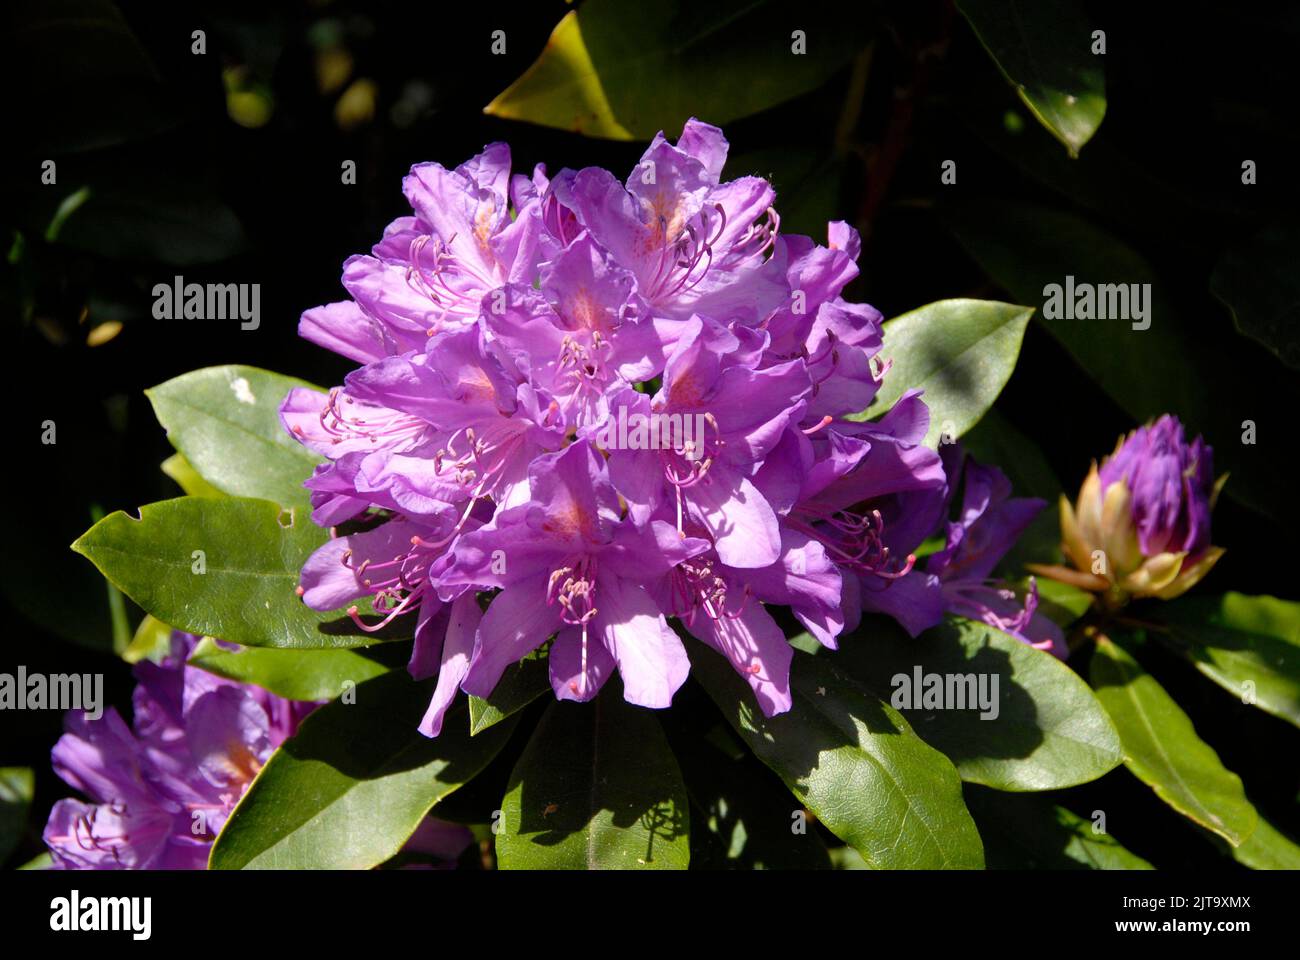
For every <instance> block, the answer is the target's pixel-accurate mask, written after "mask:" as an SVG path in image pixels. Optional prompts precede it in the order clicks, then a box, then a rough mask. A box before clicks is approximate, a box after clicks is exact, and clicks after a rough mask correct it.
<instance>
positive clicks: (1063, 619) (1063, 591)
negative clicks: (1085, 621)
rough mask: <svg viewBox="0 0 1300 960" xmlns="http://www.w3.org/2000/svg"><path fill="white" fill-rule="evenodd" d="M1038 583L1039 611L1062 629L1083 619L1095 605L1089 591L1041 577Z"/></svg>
mask: <svg viewBox="0 0 1300 960" xmlns="http://www.w3.org/2000/svg"><path fill="white" fill-rule="evenodd" d="M1037 583H1038V609H1039V611H1040V612H1042V613H1043V614H1044V615H1046V616H1048V617H1051V618H1052V619H1053V620H1055V621H1056V623H1057V625H1058V626H1060V627H1062V628H1064V627H1068V626H1069V625H1070V624H1072V623H1074V621H1076V620H1078V619H1079V618H1080V617H1082V616H1083V615H1084V614H1085V613H1087V612H1088V609H1089V608H1090V607H1091V606H1092V604H1093V599H1094V597H1093V595H1092V594H1091V593H1089V592H1088V591H1087V590H1081V589H1079V588H1078V587H1072V586H1070V584H1068V583H1061V581H1059V580H1048V579H1047V578H1046V577H1040V578H1039V579H1038V580H1037Z"/></svg>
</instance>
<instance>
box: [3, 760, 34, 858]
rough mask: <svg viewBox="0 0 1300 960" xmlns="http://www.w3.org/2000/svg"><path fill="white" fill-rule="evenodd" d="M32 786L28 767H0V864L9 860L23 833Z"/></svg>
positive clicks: (32, 779)
mask: <svg viewBox="0 0 1300 960" xmlns="http://www.w3.org/2000/svg"><path fill="white" fill-rule="evenodd" d="M35 787H36V775H35V774H34V773H33V772H32V769H31V767H0V864H3V863H4V862H5V861H6V860H8V859H9V855H10V854H11V853H13V852H14V850H15V849H16V848H17V846H18V842H19V841H20V840H21V839H22V836H23V833H24V832H25V831H26V830H27V812H28V811H29V810H30V809H31V806H32V792H33V790H35Z"/></svg>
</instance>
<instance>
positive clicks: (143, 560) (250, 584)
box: [72, 497, 392, 648]
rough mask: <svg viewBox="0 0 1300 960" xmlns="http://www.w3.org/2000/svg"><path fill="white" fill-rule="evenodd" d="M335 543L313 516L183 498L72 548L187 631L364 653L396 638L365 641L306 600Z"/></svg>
mask: <svg viewBox="0 0 1300 960" xmlns="http://www.w3.org/2000/svg"><path fill="white" fill-rule="evenodd" d="M326 538H327V534H326V532H325V531H324V530H322V529H320V528H319V527H317V526H315V525H314V524H313V523H312V522H311V519H310V517H309V516H308V512H307V508H306V507H302V506H298V507H291V508H288V509H282V508H281V507H280V506H279V505H278V504H275V503H272V502H271V501H269V500H249V499H245V498H243V497H228V498H224V499H219V500H212V499H207V498H204V497H181V498H179V499H177V500H163V501H162V502H160V503H151V504H149V505H147V506H145V507H142V508H141V509H140V519H138V520H137V519H135V518H134V517H131V516H128V515H127V514H125V513H123V512H121V511H118V512H117V513H114V514H111V515H109V516H107V517H105V518H104V519H103V520H101V521H100V522H99V523H97V524H95V525H94V526H93V527H91V528H90V529H89V530H88V531H86V533H85V534H83V535H82V537H81V539H79V540H78V541H77V542H76V543H74V544H73V545H72V549H73V550H75V551H77V552H78V553H80V554H81V555H82V556H85V557H87V558H88V559H89V560H90V561H91V562H92V563H94V564H95V566H96V567H98V568H99V570H100V572H101V573H103V574H104V576H105V577H107V578H108V579H109V581H110V582H112V583H113V584H114V585H116V586H117V587H118V588H119V589H121V590H122V592H123V593H125V594H126V595H127V596H129V597H130V598H131V599H132V600H134V601H135V602H136V603H138V604H139V605H140V606H141V607H143V608H144V609H145V611H146V612H148V613H151V614H153V616H155V617H157V618H158V619H159V620H161V621H163V622H164V623H168V624H171V625H172V626H173V627H176V628H177V629H179V630H187V631H189V632H190V633H197V634H199V635H201V636H209V637H220V638H221V639H223V640H229V641H230V642H231V643H239V644H243V645H245V646H253V647H310V648H318V647H359V646H368V645H370V644H372V643H375V642H376V641H377V640H381V639H392V637H391V635H389V634H383V635H380V634H366V633H365V632H364V631H362V630H361V629H360V628H358V627H357V626H356V625H355V624H354V623H352V621H351V620H350V619H349V618H348V617H346V616H342V615H340V614H338V613H317V612H316V611H315V610H312V609H310V608H309V607H307V606H306V605H305V604H304V603H303V602H302V601H301V600H300V599H299V598H298V597H297V595H296V593H295V588H296V587H297V585H298V574H299V571H300V570H301V569H302V565H303V563H304V562H305V561H306V560H307V557H308V556H310V555H311V552H312V551H313V550H315V549H316V548H317V547H318V546H320V545H321V544H322V543H324V542H325V540H326ZM196 551H202V555H201V557H196V556H195V553H196ZM200 560H201V561H202V563H203V569H205V570H206V572H205V573H201V574H200V573H196V572H195V570H196V569H197V568H198V564H199V563H200Z"/></svg>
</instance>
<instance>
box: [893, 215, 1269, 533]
mask: <svg viewBox="0 0 1300 960" xmlns="http://www.w3.org/2000/svg"><path fill="white" fill-rule="evenodd" d="M947 216H948V220H949V222H950V223H951V225H952V228H953V231H954V233H955V234H956V236H957V239H958V240H959V241H960V242H961V244H962V245H963V246H964V247H965V248H966V250H967V252H969V253H970V255H971V256H972V257H973V258H974V259H975V261H976V262H977V263H979V265H980V266H981V267H983V268H984V270H985V272H986V273H988V275H989V276H990V277H992V278H993V280H994V281H996V282H997V283H998V284H999V285H1001V286H1003V287H1005V288H1006V289H1007V290H1008V291H1009V292H1010V293H1011V295H1012V296H1014V297H1016V298H1017V299H1019V300H1020V301H1021V302H1022V303H1030V304H1035V305H1038V304H1044V307H1043V309H1040V310H1038V312H1037V313H1036V314H1035V322H1037V323H1040V324H1042V325H1043V326H1044V327H1045V328H1046V329H1047V330H1048V331H1049V332H1050V333H1051V334H1052V336H1053V337H1054V338H1055V339H1056V340H1058V341H1059V342H1060V343H1061V345H1062V346H1063V347H1065V349H1066V350H1067V351H1068V352H1069V353H1070V355H1071V356H1072V357H1074V359H1075V361H1076V362H1077V363H1078V364H1079V366H1080V367H1081V368H1082V369H1083V370H1084V371H1086V372H1087V374H1088V375H1089V376H1090V377H1091V378H1092V379H1093V380H1094V381H1095V382H1096V384H1097V386H1098V387H1100V388H1101V389H1102V390H1103V391H1104V392H1105V393H1106V394H1108V395H1109V396H1110V397H1111V399H1113V400H1114V401H1115V402H1116V403H1117V404H1118V405H1119V406H1120V407H1122V408H1123V409H1124V411H1125V412H1126V413H1128V414H1129V416H1131V417H1132V418H1133V420H1134V421H1135V422H1137V423H1142V422H1145V421H1147V420H1149V419H1152V418H1154V417H1158V416H1160V415H1161V414H1163V413H1169V412H1174V413H1176V414H1177V415H1178V416H1179V418H1180V419H1181V420H1182V421H1183V423H1184V424H1186V425H1187V427H1188V429H1189V430H1190V431H1192V432H1201V433H1204V434H1205V436H1206V440H1207V441H1209V442H1210V443H1211V444H1212V445H1213V446H1214V450H1215V464H1216V466H1217V467H1218V468H1219V469H1221V470H1227V471H1228V472H1230V473H1231V474H1232V479H1231V482H1229V483H1228V484H1227V486H1226V487H1225V490H1224V492H1225V493H1226V494H1227V495H1228V496H1231V497H1233V498H1234V499H1237V500H1240V501H1242V502H1244V503H1247V504H1249V505H1251V506H1252V507H1254V508H1255V509H1257V510H1261V511H1265V512H1271V513H1272V515H1274V516H1278V517H1281V518H1282V519H1286V517H1287V516H1288V513H1294V511H1289V512H1287V511H1284V510H1283V509H1282V508H1280V507H1279V505H1280V504H1285V503H1289V502H1290V499H1289V498H1290V496H1291V491H1290V489H1289V487H1288V485H1287V482H1286V479H1285V477H1284V476H1283V475H1282V473H1281V472H1280V471H1277V470H1274V469H1273V468H1272V466H1271V465H1270V464H1269V463H1268V461H1267V460H1266V459H1265V458H1261V457H1259V456H1257V455H1256V454H1255V453H1254V450H1255V449H1256V448H1255V447H1253V446H1248V445H1243V444H1242V443H1241V442H1240V441H1241V431H1242V426H1241V423H1242V418H1243V415H1242V411H1243V410H1249V411H1251V416H1252V419H1254V420H1255V421H1256V422H1257V423H1258V425H1259V429H1260V431H1261V432H1262V431H1264V430H1270V431H1271V430H1285V429H1287V427H1286V423H1285V417H1284V415H1283V414H1282V412H1281V411H1283V410H1285V409H1288V408H1289V406H1290V404H1291V399H1290V397H1291V394H1290V392H1289V391H1288V386H1289V385H1288V383H1287V382H1286V381H1284V380H1282V379H1281V378H1279V377H1273V376H1269V377H1261V376H1259V375H1258V373H1257V371H1258V369H1259V368H1258V363H1259V361H1260V360H1264V361H1268V360H1269V358H1268V357H1267V356H1266V355H1263V354H1262V351H1260V350H1258V349H1256V348H1254V347H1253V345H1251V344H1249V343H1246V342H1245V341H1242V344H1241V346H1243V347H1245V348H1247V349H1246V352H1242V350H1241V349H1237V348H1235V347H1234V345H1233V344H1231V343H1226V342H1223V338H1220V339H1219V340H1216V341H1215V342H1214V343H1213V345H1212V346H1205V347H1202V346H1201V345H1202V344H1203V343H1205V338H1204V337H1203V336H1202V335H1201V334H1200V332H1199V330H1198V329H1197V328H1196V327H1195V326H1194V325H1193V321H1192V319H1191V316H1190V315H1189V314H1188V312H1187V310H1186V309H1185V308H1184V305H1183V304H1182V303H1180V293H1179V285H1178V284H1175V283H1170V282H1168V280H1167V279H1163V280H1162V278H1161V277H1159V276H1157V274H1156V272H1155V271H1154V269H1153V268H1152V266H1151V264H1150V263H1149V262H1148V261H1147V260H1146V259H1145V258H1144V257H1143V256H1142V255H1141V254H1139V253H1138V252H1137V251H1136V250H1134V249H1133V248H1132V247H1130V246H1128V245H1127V244H1125V243H1124V242H1123V241H1121V240H1120V239H1119V238H1117V237H1115V236H1113V235H1112V234H1110V233H1108V232H1107V231H1106V230H1103V229H1101V228H1099V227H1097V226H1096V225H1094V224H1093V223H1091V222H1088V221H1085V220H1083V219H1081V218H1080V217H1078V216H1076V215H1074V214H1073V213H1067V212H1065V211H1062V210H1055V209H1051V208H1048V207H1043V206H1038V205H1035V204H1028V203H1014V202H1007V201H1005V200H1002V199H999V198H989V199H983V200H977V201H966V202H963V203H962V204H961V205H960V206H957V207H955V208H953V209H951V210H950V211H949V212H948V214H947ZM1067 277H1073V278H1074V279H1073V283H1074V284H1075V287H1076V290H1080V289H1082V287H1080V285H1081V284H1089V285H1092V286H1093V287H1094V288H1096V287H1100V286H1101V285H1104V284H1113V285H1120V284H1123V285H1129V287H1130V292H1132V286H1131V285H1133V284H1138V285H1139V286H1138V288H1137V289H1138V291H1139V293H1142V291H1143V290H1146V291H1148V292H1149V295H1148V294H1143V296H1144V307H1145V316H1144V318H1141V319H1139V318H1138V317H1137V312H1136V311H1134V310H1133V309H1132V308H1131V307H1132V305H1131V304H1130V309H1129V311H1128V313H1129V317H1124V316H1108V317H1107V318H1106V319H1101V318H1098V317H1094V318H1093V319H1083V318H1079V317H1077V316H1074V315H1071V314H1070V313H1067V312H1065V310H1064V300H1065V296H1064V288H1065V286H1066V285H1067ZM1053 284H1055V285H1056V286H1058V287H1060V288H1061V292H1062V297H1061V299H1062V311H1061V312H1060V313H1059V314H1058V313H1057V312H1056V310H1055V309H1053V310H1050V311H1049V310H1048V309H1047V307H1046V302H1047V300H1048V298H1049V297H1050V296H1051V292H1049V289H1048V288H1049V286H1050V285H1053ZM1148 284H1149V286H1143V285H1148ZM1052 292H1054V291H1052ZM1076 299H1077V297H1076ZM1108 299H1109V298H1108ZM1119 306H1122V304H1116V307H1117V308H1118V307H1119ZM1112 312H1114V313H1116V314H1118V313H1123V312H1124V311H1122V310H1120V309H1116V310H1114V311H1111V310H1110V309H1109V303H1108V309H1107V313H1108V314H1110V313H1112ZM1049 314H1050V315H1049ZM1135 323H1136V324H1138V325H1139V326H1142V325H1144V324H1149V326H1147V327H1146V329H1134V324H1135ZM1238 339H1239V338H1238ZM1229 357H1231V358H1232V359H1231V360H1229V359H1228V358H1229ZM1278 371H1279V372H1280V373H1281V372H1285V370H1284V368H1282V367H1281V366H1278ZM891 375H892V374H891ZM1207 383H1214V384H1215V385H1216V387H1215V390H1216V393H1221V394H1222V395H1224V396H1233V397H1235V398H1236V401H1235V402H1234V403H1231V404H1226V403H1215V402H1213V400H1212V394H1211V393H1210V392H1207V391H1206V389H1205V384H1207ZM1097 452H1098V453H1101V452H1103V451H1097ZM1082 472H1083V471H1082V468H1080V475H1079V477H1077V478H1067V480H1066V484H1065V486H1066V489H1067V492H1068V493H1070V494H1071V495H1073V494H1074V492H1075V490H1076V489H1077V486H1076V484H1077V483H1078V482H1080V481H1081V480H1082Z"/></svg>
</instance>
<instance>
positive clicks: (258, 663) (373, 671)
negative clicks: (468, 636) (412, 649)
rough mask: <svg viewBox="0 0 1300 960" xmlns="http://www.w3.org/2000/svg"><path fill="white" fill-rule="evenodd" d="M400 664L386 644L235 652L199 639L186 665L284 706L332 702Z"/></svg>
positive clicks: (400, 653) (398, 655) (398, 653)
mask: <svg viewBox="0 0 1300 960" xmlns="http://www.w3.org/2000/svg"><path fill="white" fill-rule="evenodd" d="M394 653H395V655H396V658H397V659H399V660H401V659H405V656H406V654H405V651H403V650H401V649H397V650H395V651H394V647H393V646H392V645H389V644H384V645H381V646H379V647H377V648H375V649H374V650H276V649H273V648H269V647H240V648H239V649H238V650H227V649H225V648H224V647H222V646H220V645H219V644H218V643H217V642H216V641H215V640H213V639H212V638H211V637H204V638H203V639H202V640H201V641H200V642H199V645H198V646H197V647H195V648H194V652H193V653H191V654H190V659H189V662H190V664H191V665H193V666H196V667H198V668H200V669H202V670H206V671H207V672H208V673H212V674H216V675H217V676H219V677H225V678H226V679H227V680H234V681H236V682H238V683H252V684H255V685H257V686H259V687H261V688H262V689H263V690H269V691H271V693H274V694H276V695H278V696H281V697H284V698H286V699H288V700H333V699H334V698H335V697H337V696H338V695H339V694H340V693H342V692H343V691H344V690H346V689H348V688H349V687H350V686H357V685H359V684H362V683H364V682H365V681H367V680H369V679H371V678H372V677H377V676H379V675H380V674H383V673H387V672H388V671H390V670H392V669H393V668H394V667H396V666H400V663H393V662H391V661H393V660H394V659H395V656H394Z"/></svg>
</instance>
